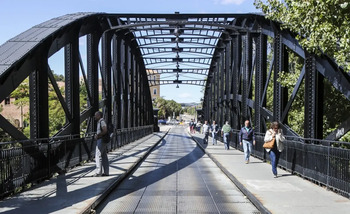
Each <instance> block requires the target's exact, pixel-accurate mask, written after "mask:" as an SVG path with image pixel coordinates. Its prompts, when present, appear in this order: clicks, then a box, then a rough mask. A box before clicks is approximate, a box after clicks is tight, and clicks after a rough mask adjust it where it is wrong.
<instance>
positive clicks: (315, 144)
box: [231, 130, 350, 198]
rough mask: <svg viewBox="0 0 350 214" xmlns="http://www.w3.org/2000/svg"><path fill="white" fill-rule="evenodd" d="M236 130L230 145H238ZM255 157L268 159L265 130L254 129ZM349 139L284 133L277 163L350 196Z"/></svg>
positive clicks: (238, 147) (237, 132) (237, 131)
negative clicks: (294, 135)
mask: <svg viewBox="0 0 350 214" xmlns="http://www.w3.org/2000/svg"><path fill="white" fill-rule="evenodd" d="M238 134H239V130H234V131H233V136H232V139H231V144H233V145H232V146H233V147H235V148H237V149H239V150H242V147H240V146H238V145H239V142H238ZM255 136H256V145H255V147H254V150H253V154H252V155H254V156H255V157H257V158H260V159H262V160H265V161H266V160H267V161H270V157H269V155H268V154H267V153H266V151H265V149H264V148H263V147H262V145H263V143H264V134H261V133H256V134H255ZM342 145H343V146H345V147H346V146H347V147H348V148H349V147H350V143H347V142H339V141H325V140H317V139H305V138H296V137H289V136H286V141H285V142H284V147H285V148H284V150H283V152H282V153H281V156H280V160H279V166H280V167H282V168H284V169H286V170H287V171H290V172H292V173H295V174H298V175H300V176H302V177H304V178H307V179H309V180H312V181H314V182H316V183H319V184H321V185H324V186H325V187H327V188H329V189H332V190H333V191H335V192H338V193H339V194H341V195H343V196H345V197H348V198H350V149H346V148H342Z"/></svg>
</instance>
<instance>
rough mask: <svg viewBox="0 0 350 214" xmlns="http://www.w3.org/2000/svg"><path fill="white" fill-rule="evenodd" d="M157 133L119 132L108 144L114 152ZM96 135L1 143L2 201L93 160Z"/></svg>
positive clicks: (141, 129) (145, 129)
mask: <svg viewBox="0 0 350 214" xmlns="http://www.w3.org/2000/svg"><path fill="white" fill-rule="evenodd" d="M152 132H153V125H150V126H142V127H134V128H126V129H118V130H115V132H114V133H115V134H114V136H113V137H112V140H111V142H110V143H109V145H108V149H109V150H114V149H116V148H119V147H121V146H124V145H126V144H128V143H130V142H133V141H135V140H137V139H140V138H142V137H144V136H146V135H149V134H151V133H152ZM94 134H95V133H90V134H88V135H86V136H83V137H82V136H79V135H77V136H74V135H69V136H62V137H55V138H50V139H36V140H27V141H20V142H19V141H17V142H7V143H0V198H1V197H4V196H6V195H8V194H11V193H14V192H17V191H21V190H23V189H26V188H29V187H30V186H32V185H34V184H36V183H38V182H40V181H43V180H45V179H48V178H50V177H52V176H53V175H54V174H55V173H62V172H65V171H67V170H69V169H70V168H73V167H75V166H78V165H81V164H83V163H84V162H86V161H90V160H92V159H93V158H94V157H95V156H94V154H95V148H96V140H94Z"/></svg>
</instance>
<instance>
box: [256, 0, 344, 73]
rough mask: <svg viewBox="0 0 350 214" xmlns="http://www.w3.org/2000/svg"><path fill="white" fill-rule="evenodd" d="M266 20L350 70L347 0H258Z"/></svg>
mask: <svg viewBox="0 0 350 214" xmlns="http://www.w3.org/2000/svg"><path fill="white" fill-rule="evenodd" d="M254 4H255V5H256V7H257V8H260V9H262V11H263V12H264V13H265V14H266V17H267V18H269V19H272V20H274V21H277V22H280V23H281V27H282V28H286V29H290V30H291V31H292V32H294V33H296V34H297V36H296V38H297V40H299V42H300V44H301V45H302V46H303V47H304V48H305V49H306V50H308V51H309V52H311V53H316V54H318V55H320V54H322V53H325V54H327V55H328V56H330V57H332V58H334V59H335V60H336V62H337V63H338V64H339V65H341V66H343V67H344V69H345V70H346V71H347V72H349V71H350V39H349V38H350V30H349V29H350V13H349V11H350V3H349V2H348V1H345V0H285V1H280V0H266V3H264V2H263V1H262V0H255V3H254Z"/></svg>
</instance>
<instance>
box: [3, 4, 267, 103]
mask: <svg viewBox="0 0 350 214" xmlns="http://www.w3.org/2000/svg"><path fill="white" fill-rule="evenodd" d="M253 3H254V0H0V26H1V29H0V45H1V44H3V43H5V42H6V41H7V40H9V39H11V38H13V37H15V36H16V35H18V34H20V33H22V32H24V31H26V30H28V29H29V28H31V27H33V26H35V25H37V24H40V23H42V22H45V21H47V20H49V19H52V18H55V17H58V16H62V15H65V14H69V13H77V12H103V13H151V14H152V13H174V12H180V13H256V12H260V11H259V10H257V9H256V8H255V6H254V5H253ZM160 96H162V97H163V98H165V99H167V100H175V101H176V102H179V103H189V102H200V99H201V98H202V97H203V91H202V87H201V86H189V85H180V87H179V88H176V85H166V86H161V89H160Z"/></svg>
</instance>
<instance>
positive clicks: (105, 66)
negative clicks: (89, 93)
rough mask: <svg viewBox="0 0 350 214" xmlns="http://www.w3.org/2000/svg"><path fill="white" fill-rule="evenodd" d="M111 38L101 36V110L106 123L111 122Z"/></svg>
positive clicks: (108, 35)
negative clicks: (102, 101)
mask: <svg viewBox="0 0 350 214" xmlns="http://www.w3.org/2000/svg"><path fill="white" fill-rule="evenodd" d="M111 66H112V62H111V36H110V34H109V33H104V34H103V36H102V71H101V75H102V80H103V82H102V84H103V85H104V86H103V87H102V88H103V89H105V90H102V99H103V100H105V106H104V109H103V113H104V119H105V120H106V122H107V123H110V121H111V120H112V88H111V73H112V71H111V68H112V67H111Z"/></svg>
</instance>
